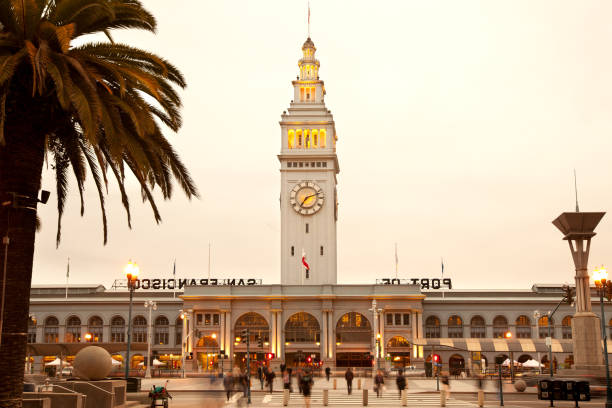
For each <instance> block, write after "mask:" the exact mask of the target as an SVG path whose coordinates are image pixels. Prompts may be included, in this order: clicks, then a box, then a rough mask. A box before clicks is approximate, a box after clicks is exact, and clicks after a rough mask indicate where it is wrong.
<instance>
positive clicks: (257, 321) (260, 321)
mask: <svg viewBox="0 0 612 408" xmlns="http://www.w3.org/2000/svg"><path fill="white" fill-rule="evenodd" d="M244 329H249V332H250V335H251V338H250V343H251V344H257V340H258V337H259V336H261V338H262V340H263V341H270V326H268V322H267V321H266V319H265V318H264V317H263V316H262V315H260V314H259V313H255V312H249V313H246V314H243V315H242V316H240V317H239V318H238V320H237V321H236V324H235V325H234V333H235V334H236V336H237V337H239V336H240V333H242V330H244Z"/></svg>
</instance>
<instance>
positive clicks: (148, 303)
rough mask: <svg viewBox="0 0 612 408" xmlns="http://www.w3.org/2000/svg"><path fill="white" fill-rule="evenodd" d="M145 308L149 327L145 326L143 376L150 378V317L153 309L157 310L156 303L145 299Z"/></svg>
mask: <svg viewBox="0 0 612 408" xmlns="http://www.w3.org/2000/svg"><path fill="white" fill-rule="evenodd" d="M144 307H145V309H149V327H148V328H147V371H145V378H151V335H152V334H153V333H151V332H152V330H151V328H152V325H151V319H152V316H151V314H152V312H153V310H157V303H155V302H154V301H152V300H145V302H144Z"/></svg>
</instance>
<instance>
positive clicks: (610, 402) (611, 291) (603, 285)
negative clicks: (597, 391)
mask: <svg viewBox="0 0 612 408" xmlns="http://www.w3.org/2000/svg"><path fill="white" fill-rule="evenodd" d="M593 280H594V281H595V286H596V287H597V292H598V293H599V304H600V305H601V337H602V338H603V346H604V357H605V361H606V408H612V390H610V367H609V366H608V344H607V343H608V335H607V334H606V316H605V314H604V299H603V298H604V294H605V295H606V298H607V299H608V301H610V299H612V281H609V280H608V271H606V269H605V268H604V267H603V266H602V267H601V268H595V270H594V271H593Z"/></svg>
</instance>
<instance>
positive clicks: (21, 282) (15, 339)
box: [0, 120, 45, 408]
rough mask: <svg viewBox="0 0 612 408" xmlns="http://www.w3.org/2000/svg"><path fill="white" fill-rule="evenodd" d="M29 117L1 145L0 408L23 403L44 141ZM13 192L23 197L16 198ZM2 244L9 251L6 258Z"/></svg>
mask: <svg viewBox="0 0 612 408" xmlns="http://www.w3.org/2000/svg"><path fill="white" fill-rule="evenodd" d="M17 122H18V123H17ZM32 122H33V121H32V120H19V121H14V122H13V123H7V124H6V127H5V138H6V144H5V146H0V313H2V309H1V308H2V304H3V307H4V311H3V313H2V314H1V316H0V318H2V333H1V335H2V337H1V339H2V344H1V345H0V407H2V408H5V407H10V408H13V407H21V406H22V403H21V397H22V391H23V377H24V366H25V356H26V344H27V331H28V311H29V306H30V283H31V280H32V260H33V257H34V239H35V232H36V211H35V208H36V204H37V200H36V197H37V196H38V191H39V189H40V180H41V174H42V166H43V160H44V143H45V137H44V133H43V131H42V130H41V129H42V127H40V126H37V125H36V124H35V123H32ZM12 193H16V194H17V195H19V196H23V197H27V198H25V199H24V198H22V199H18V200H14V196H13V194H12ZM13 204H16V206H15V205H13ZM23 207H31V208H30V209H28V208H23ZM32 208H33V209H32ZM6 236H8V237H9V243H8V247H6V246H5V245H4V244H3V237H6ZM5 249H7V252H8V256H7V257H6V259H5V255H4V254H5ZM4 265H6V271H5V270H4ZM4 276H6V279H4ZM3 292H4V294H5V295H4V296H3V295H2V293H3Z"/></svg>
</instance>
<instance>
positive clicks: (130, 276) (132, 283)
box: [124, 260, 140, 380]
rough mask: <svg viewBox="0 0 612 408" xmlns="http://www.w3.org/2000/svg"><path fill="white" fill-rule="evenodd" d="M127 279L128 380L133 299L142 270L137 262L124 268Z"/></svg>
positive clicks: (126, 360) (126, 361)
mask: <svg viewBox="0 0 612 408" xmlns="http://www.w3.org/2000/svg"><path fill="white" fill-rule="evenodd" d="M124 272H125V277H126V278H127V286H128V290H129V291H130V305H129V309H128V327H127V329H128V333H127V352H126V359H125V379H126V380H127V379H128V377H129V375H130V346H131V343H132V299H133V298H134V289H136V281H138V274H139V273H140V269H139V268H138V265H137V264H136V262H132V261H131V260H130V261H129V262H128V263H127V265H125V268H124Z"/></svg>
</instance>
